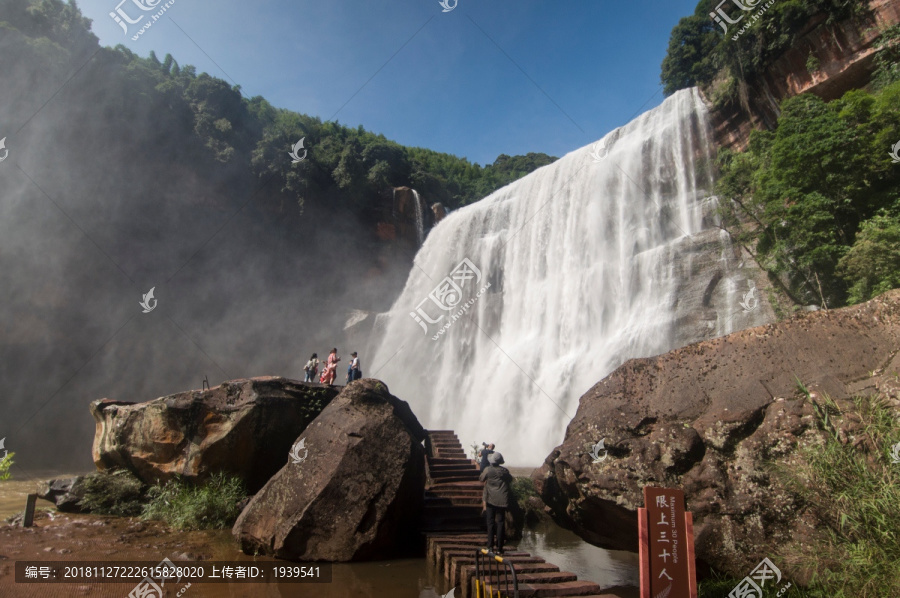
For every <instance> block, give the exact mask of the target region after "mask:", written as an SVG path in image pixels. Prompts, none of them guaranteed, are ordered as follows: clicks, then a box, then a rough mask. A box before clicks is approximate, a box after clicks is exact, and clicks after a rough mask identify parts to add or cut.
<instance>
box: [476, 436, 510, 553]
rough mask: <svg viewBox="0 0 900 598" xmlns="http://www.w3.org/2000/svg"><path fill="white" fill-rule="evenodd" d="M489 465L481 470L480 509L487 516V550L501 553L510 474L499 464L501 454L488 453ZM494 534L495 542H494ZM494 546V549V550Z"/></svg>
mask: <svg viewBox="0 0 900 598" xmlns="http://www.w3.org/2000/svg"><path fill="white" fill-rule="evenodd" d="M488 463H489V465H488V466H487V467H486V468H485V469H484V471H482V472H481V476H479V478H478V479H480V480H481V481H482V482H484V491H483V492H482V495H481V509H482V511H484V513H485V517H486V518H487V532H488V546H487V548H488V551H489V552H496V553H497V554H503V544H504V543H505V542H506V511H507V509H508V508H509V497H510V489H509V487H510V484H512V476H511V475H510V473H509V470H508V469H506V468H505V467H501V466H500V465H501V464H502V463H503V455H501V454H500V453H498V452H493V453H491V454H490V455H488ZM495 534H496V538H497V543H496V544H494V537H495ZM495 546H496V550H494V548H495Z"/></svg>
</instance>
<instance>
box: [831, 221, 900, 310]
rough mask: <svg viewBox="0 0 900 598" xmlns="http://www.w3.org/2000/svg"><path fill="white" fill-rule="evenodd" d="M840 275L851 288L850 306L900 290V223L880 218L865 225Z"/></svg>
mask: <svg viewBox="0 0 900 598" xmlns="http://www.w3.org/2000/svg"><path fill="white" fill-rule="evenodd" d="M838 273H839V275H840V276H841V277H842V278H843V279H844V280H845V281H846V282H847V284H848V285H849V287H850V291H849V296H848V302H849V303H861V302H863V301H868V300H869V299H871V298H872V297H875V296H876V295H880V294H881V293H884V292H885V291H889V290H891V289H896V288H898V287H900V219H898V218H897V217H896V216H890V215H887V214H879V215H877V216H875V217H873V218H871V219H869V220H867V221H866V222H864V223H863V224H862V226H861V227H860V231H859V234H858V235H857V237H856V242H855V243H854V244H853V247H851V248H850V251H848V252H847V253H846V255H844V256H843V257H842V258H841V260H840V261H839V262H838Z"/></svg>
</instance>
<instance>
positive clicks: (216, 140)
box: [0, 0, 555, 211]
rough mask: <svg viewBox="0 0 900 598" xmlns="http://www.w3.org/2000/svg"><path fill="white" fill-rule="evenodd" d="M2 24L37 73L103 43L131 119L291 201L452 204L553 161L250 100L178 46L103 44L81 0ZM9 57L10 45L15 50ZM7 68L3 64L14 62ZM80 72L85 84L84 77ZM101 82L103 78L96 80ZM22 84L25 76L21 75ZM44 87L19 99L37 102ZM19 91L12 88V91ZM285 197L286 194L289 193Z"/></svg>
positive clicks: (15, 5) (6, 15)
mask: <svg viewBox="0 0 900 598" xmlns="http://www.w3.org/2000/svg"><path fill="white" fill-rule="evenodd" d="M0 28H2V30H3V32H4V33H5V34H7V35H8V36H10V37H12V38H13V39H15V40H17V41H18V43H17V44H16V46H17V47H16V55H15V56H14V59H15V60H16V62H18V64H19V66H20V67H23V68H24V67H26V65H27V69H28V71H29V73H30V76H29V75H26V74H25V73H24V72H22V73H19V75H21V76H24V77H25V78H24V79H13V80H14V81H27V80H31V81H32V82H36V81H35V79H36V78H37V77H35V75H37V74H38V73H40V75H41V76H40V79H43V80H45V81H54V80H56V78H54V77H52V76H51V77H48V76H47V75H49V74H52V73H56V74H58V75H65V74H67V73H69V72H71V70H70V69H71V68H72V67H76V68H77V66H80V62H79V61H82V62H83V59H84V56H85V54H87V55H90V53H92V52H95V51H96V52H97V54H96V56H94V58H93V59H92V61H91V65H90V67H89V68H91V69H92V70H94V71H97V72H98V74H102V77H103V81H102V85H103V89H104V93H105V94H107V95H112V96H113V97H115V98H117V99H118V100H119V101H120V103H121V106H122V108H123V110H124V111H126V112H125V114H120V115H117V118H118V119H119V120H122V121H127V122H128V123H129V126H131V127H142V126H150V125H149V123H146V122H141V121H136V120H133V117H135V116H137V115H138V113H139V112H140V110H141V109H144V110H146V111H147V112H148V113H151V114H152V115H153V119H154V123H153V124H152V126H153V128H154V129H155V130H157V131H158V132H159V135H160V139H159V141H160V142H162V143H165V144H166V145H169V146H172V147H187V148H190V150H191V151H190V155H191V156H192V158H191V159H192V160H193V161H194V162H195V166H196V167H197V168H198V171H199V172H200V173H203V172H205V171H208V170H209V169H215V170H217V169H218V168H219V167H218V165H219V164H224V165H228V166H235V167H244V166H245V165H247V164H249V165H250V168H251V170H252V173H253V175H254V177H255V178H257V179H259V180H267V179H270V178H273V179H274V181H273V184H272V185H271V187H270V188H272V189H277V190H279V192H280V194H281V195H282V196H283V197H282V198H281V199H286V200H289V203H291V204H297V205H298V206H299V207H300V208H302V207H303V206H304V205H305V204H307V203H309V202H320V203H327V204H328V205H341V206H347V207H350V208H351V209H353V210H354V211H364V210H365V209H366V208H367V207H371V204H372V203H373V202H375V201H376V200H377V198H378V197H379V195H380V194H383V193H384V191H385V190H386V189H387V188H389V187H392V186H393V187H397V186H410V187H414V188H416V189H418V190H419V191H420V193H423V194H424V195H426V196H427V201H429V202H436V201H438V202H442V203H443V204H444V205H445V206H446V207H447V208H448V209H455V208H458V207H460V206H463V205H466V204H469V203H472V202H474V201H477V200H478V199H481V198H482V197H484V196H486V195H488V194H489V193H491V192H492V191H494V190H496V189H498V188H500V187H502V186H504V185H506V184H508V183H510V182H512V181H514V180H516V179H518V178H520V177H522V176H524V175H525V174H528V173H529V172H531V171H533V170H534V169H536V168H538V167H540V166H544V165H546V164H549V163H551V162H553V161H554V160H555V158H552V157H550V156H547V155H546V154H534V153H530V154H528V155H526V156H514V157H510V156H506V155H501V156H499V157H498V158H497V160H496V162H495V163H494V164H491V165H487V166H484V167H482V166H480V165H478V164H473V163H471V162H469V161H468V160H467V159H465V158H458V157H456V156H452V155H449V154H443V153H439V152H434V151H431V150H428V149H423V148H413V147H404V146H401V145H399V144H397V143H395V142H393V141H390V140H388V139H386V138H385V137H384V136H383V135H378V134H376V133H373V132H371V131H367V130H365V129H364V128H363V127H362V126H359V127H356V128H353V127H348V126H344V125H341V124H340V123H338V122H323V121H322V119H320V118H318V117H315V116H309V115H305V114H298V113H296V112H291V111H289V110H284V109H280V108H276V107H274V106H272V105H271V104H270V103H269V102H267V101H266V100H265V98H263V97H261V96H255V97H252V98H246V97H244V96H243V95H242V93H241V89H240V87H233V86H232V85H230V84H229V83H227V82H226V81H223V80H222V79H219V78H216V77H212V76H210V75H207V74H206V73H201V74H199V75H198V74H197V72H196V69H195V68H194V67H193V66H190V65H185V66H181V65H179V63H178V61H177V60H176V59H175V58H174V57H172V56H171V55H166V56H165V58H164V59H163V60H160V59H159V58H158V57H157V56H156V54H155V53H154V52H150V55H149V57H147V58H142V57H140V56H138V55H136V54H134V53H133V52H131V51H130V50H129V49H127V48H126V47H124V46H121V45H120V46H117V47H115V48H99V47H98V46H97V39H96V37H95V36H94V35H93V34H92V33H91V32H90V21H89V20H88V19H85V18H84V17H83V16H82V15H81V13H80V11H79V9H78V6H77V4H76V3H75V2H72V3H70V4H66V3H64V2H62V0H8V1H5V2H3V3H2V4H0ZM7 61H8V55H7V60H5V62H7ZM4 70H5V69H4ZM80 84H81V83H80V82H76V83H75V85H80ZM98 84H99V82H98ZM18 87H19V90H18V91H20V92H21V91H22V90H23V88H24V87H25V86H23V85H22V83H18ZM52 87H53V86H52V84H51V85H43V86H41V89H34V90H33V91H36V92H39V93H33V94H29V96H30V97H28V98H22V97H18V98H17V99H18V100H19V101H20V102H28V103H29V104H32V103H33V102H39V101H40V100H41V96H42V94H41V93H40V92H45V93H52V92H53V89H52ZM7 93H9V91H7ZM300 138H305V143H304V146H305V148H306V149H307V150H308V155H307V159H306V160H305V161H304V162H303V163H302V164H300V165H299V166H294V165H293V164H292V162H291V158H290V157H289V156H288V150H289V149H290V147H291V146H293V145H294V144H295V143H296V142H297V141H298V140H299V139H300ZM279 201H280V200H279Z"/></svg>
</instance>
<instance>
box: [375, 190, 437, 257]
mask: <svg viewBox="0 0 900 598" xmlns="http://www.w3.org/2000/svg"><path fill="white" fill-rule="evenodd" d="M389 191H390V203H388V204H386V205H385V208H387V207H388V206H389V209H383V210H381V211H382V214H381V215H380V221H379V222H378V223H377V224H376V233H377V235H378V237H379V239H381V240H382V241H392V242H394V241H400V242H401V243H402V244H405V245H406V247H408V248H410V249H412V250H414V251H415V250H418V249H419V247H420V246H421V245H422V242H423V241H424V239H425V234H426V232H427V231H428V230H429V229H430V228H431V227H432V226H434V224H435V220H434V212H432V210H431V209H429V208H428V206H427V205H426V204H425V200H424V199H422V197H421V196H420V195H419V193H418V191H416V190H415V189H410V188H409V187H395V188H393V189H390V190H389Z"/></svg>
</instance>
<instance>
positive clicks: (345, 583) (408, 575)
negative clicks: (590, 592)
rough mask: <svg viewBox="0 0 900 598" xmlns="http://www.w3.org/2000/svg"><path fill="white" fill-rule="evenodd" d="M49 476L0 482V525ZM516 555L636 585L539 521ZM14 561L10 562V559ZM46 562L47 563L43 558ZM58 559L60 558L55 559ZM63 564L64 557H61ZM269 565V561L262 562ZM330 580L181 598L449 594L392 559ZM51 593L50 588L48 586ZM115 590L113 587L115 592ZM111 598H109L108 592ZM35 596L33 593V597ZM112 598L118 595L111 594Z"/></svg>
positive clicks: (633, 560) (231, 557)
mask: <svg viewBox="0 0 900 598" xmlns="http://www.w3.org/2000/svg"><path fill="white" fill-rule="evenodd" d="M52 477H68V474H67V475H60V474H58V473H57V474H56V475H53V474H49V475H46V476H44V475H43V474H42V475H41V476H33V477H31V479H28V480H16V479H13V480H9V481H6V482H0V521H2V519H5V518H6V517H8V516H10V515H12V514H14V513H18V512H20V511H22V510H23V509H24V507H25V497H26V496H27V494H28V493H29V492H34V491H35V488H36V487H37V484H38V483H39V482H38V481H37V480H41V479H49V478H52ZM38 506H39V507H42V508H49V507H51V505H50V503H48V502H45V501H38ZM188 534H190V536H191V539H192V540H193V541H195V542H196V543H197V545H198V546H201V545H202V546H205V547H206V548H207V550H203V551H199V550H198V552H202V553H207V554H209V556H210V558H211V559H212V560H223V561H224V560H228V561H245V560H246V561H252V560H253V557H251V556H247V555H245V554H243V553H242V552H241V551H240V549H239V548H238V545H237V544H236V543H235V542H234V539H233V538H232V536H231V533H230V530H222V531H220V532H188ZM518 546H519V548H520V549H521V550H525V551H527V552H530V553H532V554H534V555H536V556H540V557H541V558H543V559H545V560H546V561H548V562H551V563H554V564H555V565H557V566H559V568H560V569H561V570H563V571H571V572H572V573H575V574H576V575H578V577H579V579H585V580H589V581H594V582H596V583H598V584H600V585H601V587H612V586H625V585H637V583H638V570H637V555H636V554H632V553H628V552H618V551H609V550H604V549H602V548H597V547H596V546H591V545H590V544H587V543H586V542H584V541H583V540H581V539H580V538H579V537H578V536H576V535H575V534H573V533H572V532H570V531H568V530H565V529H562V528H560V527H559V526H557V525H556V524H554V523H552V522H549V521H548V522H543V523H540V524H537V525H535V526H532V527H530V528H528V529H526V530H525V532H524V535H523V539H522V540H521V541H520V542H519V544H518ZM147 552H148V554H147V555H146V557H143V558H147V559H159V558H160V556H159V554H158V552H159V551H158V550H153V549H150V550H148V551H147ZM68 556H69V557H71V560H88V559H90V558H91V555H86V554H77V553H72V554H71V555H68ZM13 558H15V557H14V556H13ZM48 558H50V559H52V558H53V557H50V556H49V555H48ZM56 558H59V557H56ZM64 558H66V560H68V557H64ZM266 560H268V559H266ZM332 571H333V581H332V582H331V583H330V584H315V585H310V584H270V585H266V586H263V585H256V584H254V585H252V586H249V585H242V584H232V585H226V584H202V585H199V584H195V585H194V586H192V587H191V588H189V589H188V590H187V591H186V592H185V594H184V596H185V598H190V597H191V596H195V597H196V598H200V597H206V596H229V597H239V596H271V597H273V598H276V597H285V598H287V597H293V596H316V597H321V598H351V597H352V598H402V597H409V598H418V597H419V596H434V595H435V594H433V593H432V590H428V589H427V588H430V587H433V588H434V590H433V591H434V592H437V594H436V595H437V596H441V595H443V593H444V592H446V591H447V590H449V588H447V587H446V583H445V582H444V581H443V580H442V579H438V578H436V576H435V573H434V572H433V571H429V568H428V564H427V563H426V561H425V559H397V560H390V561H379V562H371V563H352V564H335V565H333V570H332ZM82 588H83V589H85V591H89V592H92V593H91V594H90V595H98V596H106V595H107V594H108V595H110V596H112V595H113V594H115V591H113V590H114V588H113V587H110V586H108V585H107V586H105V587H102V586H100V585H96V584H91V585H89V586H82V587H81V588H79V589H82ZM88 588H90V589H89V590H88ZM17 589H21V590H23V592H24V593H23V594H22V596H26V595H27V596H41V595H42V594H41V593H40V589H39V587H35V586H31V587H28V588H27V589H26V588H24V587H20V588H17ZM47 589H50V587H47ZM119 589H120V588H115V590H116V591H118V590H119ZM111 591H112V593H109V592H111ZM34 592H38V593H34ZM116 595H117V594H116Z"/></svg>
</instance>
